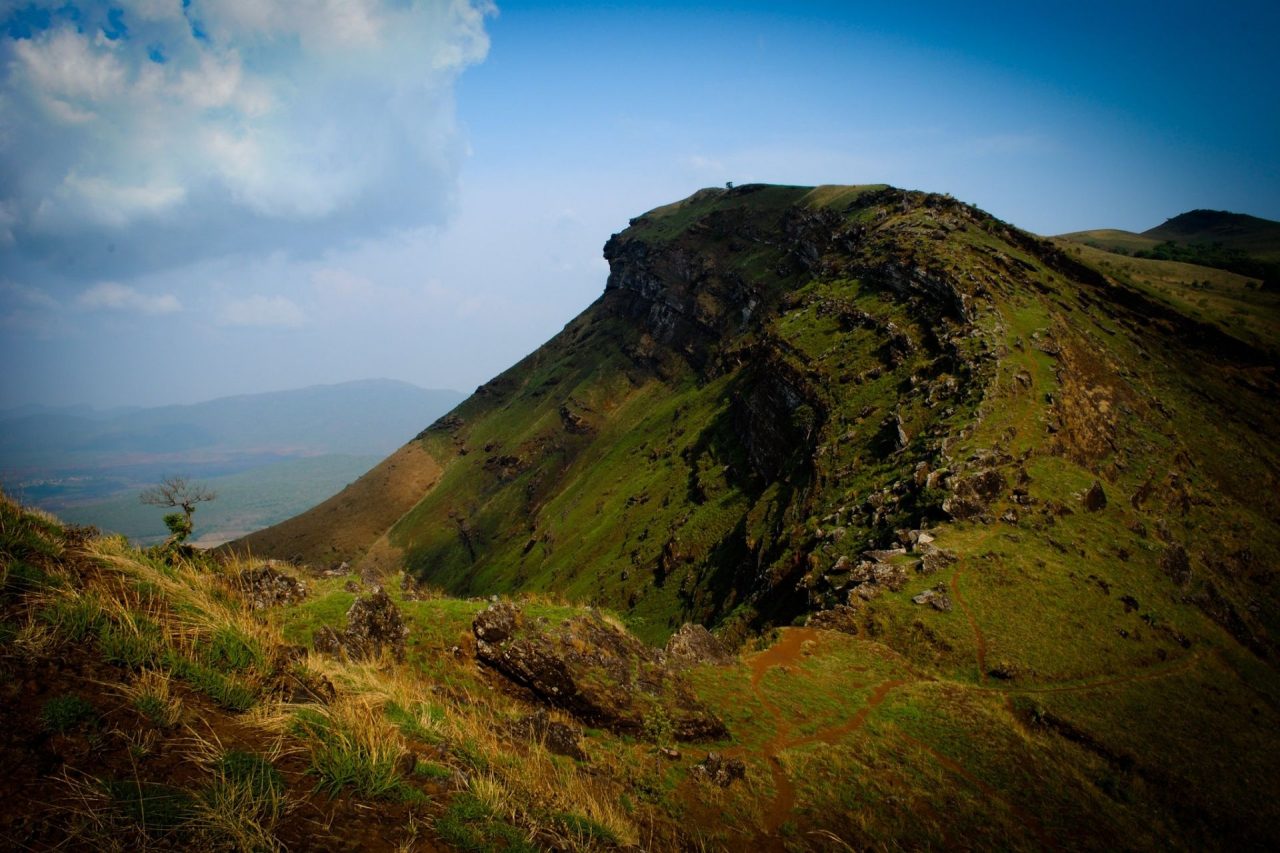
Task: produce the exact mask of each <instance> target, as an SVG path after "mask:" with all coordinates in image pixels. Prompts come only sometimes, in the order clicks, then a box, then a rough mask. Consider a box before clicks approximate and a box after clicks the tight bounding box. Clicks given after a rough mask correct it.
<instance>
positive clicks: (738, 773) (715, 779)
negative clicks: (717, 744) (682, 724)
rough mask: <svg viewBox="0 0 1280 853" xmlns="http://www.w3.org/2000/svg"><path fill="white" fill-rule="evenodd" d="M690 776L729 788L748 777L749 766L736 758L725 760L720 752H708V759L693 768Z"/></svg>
mask: <svg viewBox="0 0 1280 853" xmlns="http://www.w3.org/2000/svg"><path fill="white" fill-rule="evenodd" d="M689 774H690V775H691V776H693V778H695V779H699V780H701V781H703V782H710V783H711V784H713V785H719V786H720V787H721V788H727V787H729V786H730V785H732V784H733V783H734V782H735V781H737V780H739V779H745V778H746V776H747V766H746V765H745V764H743V763H742V762H741V761H740V760H738V759H736V758H725V757H724V756H722V755H721V754H720V753H718V752H708V753H707V757H706V758H704V759H702V761H700V762H698V763H697V764H695V765H694V766H693V768H692V769H691V770H690V771H689Z"/></svg>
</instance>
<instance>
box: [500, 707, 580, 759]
mask: <svg viewBox="0 0 1280 853" xmlns="http://www.w3.org/2000/svg"><path fill="white" fill-rule="evenodd" d="M510 730H511V734H512V735H514V736H515V737H518V738H520V739H521V740H527V741H530V742H532V743H540V744H542V745H543V746H544V747H546V749H547V752H550V753H553V754H555V755H564V756H567V757H568V758H572V759H573V760H574V761H586V760H587V753H586V752H584V751H583V749H582V743H581V739H582V732H581V731H580V730H579V729H577V728H575V727H574V726H571V725H568V724H567V723H562V722H560V721H559V720H553V719H551V717H550V716H549V715H548V714H547V712H546V709H545V708H539V709H538V710H537V711H534V712H533V713H532V714H529V715H527V716H524V717H521V718H520V719H518V720H516V721H515V722H514V723H512V724H511V727H510Z"/></svg>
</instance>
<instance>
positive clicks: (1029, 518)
mask: <svg viewBox="0 0 1280 853" xmlns="http://www.w3.org/2000/svg"><path fill="white" fill-rule="evenodd" d="M606 256H607V257H608V259H609V261H610V264H611V274H610V278H609V282H608V285H607V287H606V290H605V293H604V294H603V295H602V297H601V298H600V299H599V300H598V301H597V302H596V303H595V304H594V305H593V306H591V307H590V308H589V309H588V310H587V311H585V312H584V313H583V314H582V315H580V316H579V317H578V318H576V319H575V320H574V321H573V322H571V323H570V324H569V325H568V326H567V327H566V328H565V330H564V331H563V332H561V333H560V334H559V335H557V336H556V337H555V338H553V339H552V340H551V341H550V342H548V344H547V345H545V346H544V347H542V348H541V349H539V350H538V351H537V352H536V353H534V354H533V355H531V356H529V357H528V358H526V359H524V360H523V361H521V362H520V363H519V364H517V365H516V366H514V367H513V368H511V369H510V370H508V371H507V372H505V373H503V374H502V375H500V376H499V377H497V378H495V379H494V380H493V381H491V382H489V383H487V384H486V385H484V386H482V387H481V388H479V389H478V390H477V392H476V393H475V394H474V395H473V396H472V397H471V398H470V399H469V400H468V401H466V402H465V403H464V404H463V405H461V406H460V407H458V408H457V409H456V410H455V411H454V412H453V413H451V414H450V415H449V416H447V417H445V418H443V419H441V420H440V421H438V422H437V423H436V424H434V425H433V426H432V427H431V428H429V429H428V430H426V431H424V432H423V434H422V435H421V436H419V438H418V440H417V442H418V444H419V445H420V446H421V447H422V448H423V449H424V450H425V451H426V452H427V453H428V455H430V456H431V457H432V458H433V459H434V460H436V461H437V462H438V463H439V464H440V465H441V467H442V468H443V469H444V473H443V475H442V477H441V479H440V481H439V483H438V485H436V486H435V487H434V488H433V489H431V490H430V491H429V492H427V493H426V494H425V495H424V496H423V497H422V499H421V500H420V501H419V502H418V503H417V504H416V505H414V506H413V507H412V508H410V509H408V511H407V512H404V513H403V515H400V514H398V513H400V512H401V511H402V510H401V505H400V504H397V505H396V506H395V507H394V508H392V510H391V511H388V512H387V513H385V514H384V515H382V516H381V517H380V519H379V521H380V523H381V524H383V525H385V527H386V528H387V529H388V532H387V533H386V535H385V539H384V541H383V543H382V547H381V548H380V549H379V555H380V558H381V559H386V558H387V555H388V554H389V553H394V552H395V551H398V552H399V554H400V559H401V560H403V562H404V563H405V564H406V565H407V566H408V567H409V568H410V569H411V570H412V571H414V572H415V573H416V574H418V575H419V576H421V577H423V578H424V579H425V580H427V581H429V582H431V583H434V584H437V585H440V586H443V587H445V588H446V589H449V590H452V591H455V592H459V593H467V594H480V593H485V594H487V593H492V592H500V591H503V590H512V589H522V590H538V589H546V590H555V591H557V592H561V593H564V594H568V595H570V596H572V597H574V598H577V599H580V600H589V601H595V602H597V603H602V604H609V605H612V606H615V607H618V608H620V609H622V610H624V611H625V612H626V613H627V614H628V615H629V617H630V618H631V619H632V620H633V622H634V624H635V625H637V626H638V630H639V631H640V632H641V633H642V634H644V635H646V636H649V637H650V638H653V639H659V638H661V637H662V636H664V635H665V634H666V633H667V632H669V631H670V630H671V629H672V628H674V627H675V626H676V625H678V624H680V622H682V621H685V620H693V621H701V622H704V623H707V624H721V625H722V627H723V628H724V629H725V630H728V631H730V633H735V632H736V631H739V630H742V629H745V628H750V627H753V626H760V625H763V624H768V623H769V622H775V623H776V622H782V623H785V622H789V621H791V619H793V618H795V617H796V616H798V615H800V614H802V613H804V612H806V611H815V610H830V609H831V608H833V607H837V606H839V607H847V606H848V605H849V602H850V597H851V595H852V596H853V598H854V599H855V603H856V604H857V605H858V607H859V608H860V609H861V610H863V611H867V612H869V613H871V614H875V613H876V612H878V610H877V607H876V606H875V605H871V604H864V603H863V602H864V599H868V598H874V597H875V594H874V592H873V591H879V590H883V589H885V588H891V587H895V586H898V585H899V584H900V583H901V579H900V577H899V573H898V572H896V571H890V570H889V569H885V570H881V571H880V575H882V576H883V577H881V578H877V576H876V573H875V572H873V571H872V569H871V568H868V567H867V565H866V564H868V563H875V560H874V559H870V558H866V557H864V552H867V551H870V550H885V549H892V548H895V547H897V546H899V545H902V544H904V543H903V542H902V540H903V539H904V538H909V537H908V536H907V533H908V531H911V530H914V529H919V528H921V527H922V526H928V525H931V524H938V523H941V522H965V523H972V522H975V521H976V522H978V523H979V524H980V525H981V526H982V528H983V529H984V530H989V531H990V532H994V533H999V534H1004V533H1006V532H1007V533H1008V534H1009V535H1013V536H1016V537H1018V538H1019V539H1020V541H1021V542H1022V545H1021V546H1019V547H1018V548H1015V549H1014V550H1015V551H1018V552H1025V553H1026V554H1028V555H1034V558H1035V559H1038V560H1044V559H1047V558H1046V557H1045V556H1044V555H1048V556H1049V557H1054V558H1055V559H1056V558H1058V557H1061V555H1062V554H1063V552H1062V551H1061V550H1060V549H1059V548H1058V547H1057V546H1055V545H1053V544H1050V541H1049V540H1053V541H1055V542H1057V545H1063V544H1064V543H1062V542H1061V541H1060V539H1061V534H1060V533H1058V532H1055V531H1054V530H1053V527H1054V526H1055V525H1066V526H1068V527H1071V528H1075V527H1077V526H1078V525H1079V524H1080V523H1081V521H1082V520H1081V521H1077V520H1074V519H1072V520H1069V521H1066V522H1061V521H1060V519H1061V518H1063V516H1064V514H1065V513H1066V512H1069V511H1070V510H1071V509H1076V510H1078V509H1079V508H1080V501H1079V498H1078V493H1079V492H1081V491H1082V490H1084V489H1086V488H1087V487H1089V486H1090V485H1091V484H1092V482H1093V481H1094V480H1095V479H1097V480H1099V481H1100V484H1101V487H1102V489H1103V490H1104V491H1105V492H1106V493H1107V494H1109V495H1111V496H1112V502H1113V504H1118V505H1119V506H1117V507H1116V508H1114V509H1113V510H1112V511H1110V512H1108V513H1105V514H1101V515H1095V514H1092V513H1090V514H1088V516H1087V517H1088V519H1089V524H1090V525H1091V527H1090V530H1089V531H1088V535H1087V536H1086V531H1084V530H1080V531H1079V535H1080V536H1081V537H1082V539H1088V540H1089V541H1090V542H1091V544H1092V547H1093V548H1095V549H1100V550H1098V551H1097V552H1096V553H1097V554H1099V555H1101V554H1113V553H1114V552H1118V551H1123V552H1124V553H1125V554H1126V555H1129V559H1130V561H1131V562H1134V563H1136V564H1137V565H1139V566H1140V568H1139V569H1138V571H1139V573H1140V574H1141V573H1146V574H1150V575H1152V576H1158V575H1159V562H1160V553H1161V550H1162V549H1164V548H1187V549H1189V551H1188V553H1189V554H1190V555H1191V556H1190V560H1191V562H1192V563H1193V564H1197V565H1198V569H1199V570H1198V571H1197V572H1196V573H1195V574H1196V576H1197V578H1201V577H1202V578H1203V580H1197V585H1201V586H1204V589H1201V590H1200V593H1198V594H1201V595H1203V596H1208V599H1211V600H1212V601H1214V602H1218V604H1215V605H1211V606H1210V605H1207V606H1206V607H1207V609H1209V610H1214V611H1215V612H1217V613H1218V615H1219V617H1220V621H1223V622H1225V623H1229V624H1231V625H1232V626H1234V627H1233V630H1234V631H1236V632H1237V633H1238V634H1240V635H1241V636H1243V637H1248V638H1251V639H1250V640H1249V642H1250V643H1252V644H1254V645H1258V644H1262V645H1266V646H1267V647H1269V643H1270V640H1269V639H1266V638H1268V637H1270V636H1272V635H1273V634H1274V632H1275V629H1276V624H1275V618H1276V616H1275V614H1276V609H1275V607H1273V606H1271V603H1272V602H1271V600H1272V597H1273V596H1274V592H1273V591H1271V590H1270V589H1269V587H1267V586H1265V585H1262V584H1261V580H1262V579H1263V577H1264V576H1265V577H1269V572H1270V566H1272V565H1274V562H1275V556H1276V554H1277V531H1276V527H1275V524H1274V523H1273V519H1274V518H1276V517H1277V512H1276V510H1277V504H1276V491H1275V489H1274V485H1275V483H1276V477H1277V464H1276V451H1275V449H1274V448H1275V443H1274V438H1275V434H1274V432H1275V421H1274V417H1273V414H1274V403H1273V400H1274V394H1275V377H1274V369H1275V359H1274V356H1273V355H1272V354H1271V352H1269V351H1268V350H1267V348H1262V347H1258V346H1254V345H1252V344H1250V343H1248V342H1247V341H1245V340H1242V339H1241V337H1237V336H1236V335H1235V334H1233V333H1232V332H1231V331H1230V330H1229V329H1225V328H1223V327H1222V326H1218V325H1214V324H1213V323H1211V322H1205V321H1201V320H1196V319H1193V318H1190V317H1187V316H1185V315H1183V314H1182V313H1181V312H1180V311H1178V310H1176V308H1175V307H1174V306H1172V305H1170V304H1168V303H1165V302H1161V301H1159V300H1157V299H1155V298H1153V297H1152V296H1149V295H1147V294H1144V293H1143V292H1142V291H1141V290H1140V289H1138V288H1135V287H1131V286H1128V285H1125V284H1122V283H1120V282H1118V281H1117V280H1115V279H1112V278H1108V277H1107V276H1106V275H1103V274H1102V273H1100V272H1098V271H1097V270H1096V269H1094V268H1091V267H1089V266H1087V265H1085V264H1082V263H1079V262H1077V261H1076V260H1075V259H1074V258H1073V257H1071V256H1069V255H1067V254H1065V253H1063V252H1062V251H1060V250H1059V249H1058V248H1057V247H1055V246H1054V245H1053V244H1051V243H1049V242H1047V241H1041V240H1038V239H1035V238H1032V237H1030V236H1028V235H1026V234H1025V233H1023V232H1020V231H1018V230H1016V229H1014V228H1011V227H1009V226H1008V225H1005V224H1004V223H1001V222H998V221H997V220H994V219H993V218H991V217H990V216H988V215H986V214H984V213H982V212H981V211H978V210H976V209H974V208H972V207H969V206H966V205H963V204H960V203H958V202H956V201H954V200H951V199H949V198H946V197H941V196H936V195H926V194H922V193H910V192H904V191H900V190H895V189H890V188H884V187H863V188H839V187H822V188H818V189H810V188H802V187H766V186H758V185H757V186H747V187H739V188H737V189H734V190H703V191H701V192H699V193H697V194H695V195H694V196H692V197H690V198H689V199H686V200H685V201H683V202H679V203H677V204H673V205H669V206H667V207H663V208H659V209H657V210H654V211H652V212H650V213H649V214H646V215H645V216H642V217H639V218H638V219H636V220H633V222H632V225H631V227H630V228H628V229H627V230H626V231H625V232H623V233H622V234H619V235H615V237H614V238H613V239H611V240H610V242H609V244H608V246H606ZM1254 307H1255V308H1259V310H1267V311H1270V312H1272V316H1274V308H1275V306H1274V304H1269V305H1266V306H1254ZM358 488H361V487H360V486H359V485H358V484H357V486H355V487H353V489H358ZM1210 495H1212V498H1210V497H1208V496H1210ZM1130 497H1132V500H1131V501H1129V502H1128V505H1127V506H1124V505H1125V503H1126V500H1127V499H1129V498H1130ZM1121 507H1124V508H1121ZM1077 514H1078V513H1077ZM1001 517H1005V518H1007V519H1008V520H1007V521H1004V522H1001V523H1000V524H999V525H996V526H995V527H993V528H989V527H987V526H986V525H982V522H984V521H988V520H992V519H998V518H1001ZM330 521H331V522H332V521H334V519H331V520H330ZM337 521H338V523H337V525H336V527H333V526H331V525H326V526H330V529H336V530H338V531H341V529H342V525H341V521H340V520H337ZM298 523H299V524H302V525H306V524H308V523H311V520H309V519H306V518H305V517H304V518H303V519H300V520H298ZM313 526H314V527H316V528H317V529H318V528H319V526H320V525H318V524H314V525H313ZM375 526H376V525H375ZM1135 531H1146V535H1145V536H1144V535H1143V534H1141V533H1139V532H1135ZM339 535H340V534H339ZM323 538H324V536H323V534H318V535H317V541H319V540H321V539H323ZM917 538H918V537H917ZM1153 539H1154V540H1155V541H1153ZM373 541H374V540H373V539H372V538H370V537H368V536H365V537H363V541H362V542H361V545H360V548H359V549H354V550H353V551H352V552H351V553H350V554H349V555H348V554H343V555H341V556H343V558H344V559H345V558H347V557H348V556H358V554H357V553H356V552H357V551H359V550H361V549H367V548H368V547H369V546H370V545H371V544H372V543H373ZM1245 542H1247V543H1248V546H1247V548H1246V547H1245V545H1244V544H1243V543H1245ZM388 546H389V548H390V549H391V551H389V550H388ZM1064 547H1066V546H1064ZM1067 550H1068V552H1070V548H1069V547H1068V549H1067ZM1243 551H1247V552H1248V554H1242V552H1243ZM1071 553H1074V552H1071ZM1086 553H1087V552H1086ZM301 555H302V556H303V557H304V558H313V557H314V556H320V557H321V558H323V559H329V558H330V557H331V554H328V553H325V554H312V553H309V552H307V551H305V550H303V551H301ZM1220 555H1240V556H1239V557H1238V558H1237V557H1232V558H1231V559H1232V561H1234V562H1227V561H1224V560H1223V559H1221V558H1220ZM282 556H289V555H283V554H282ZM881 556H882V559H884V560H886V561H887V562H886V563H885V565H887V566H889V567H890V568H893V567H894V566H893V560H894V559H897V560H898V561H900V562H902V563H903V564H904V567H905V568H906V569H911V568H912V566H913V564H914V563H915V562H916V561H917V559H918V557H913V556H912V555H911V554H905V555H895V557H893V558H891V557H889V556H885V555H881ZM1092 559H1094V558H1093V557H1081V556H1080V555H1076V556H1075V557H1073V558H1072V559H1071V560H1062V561H1061V563H1062V565H1061V566H1059V568H1060V569H1062V573H1063V574H1064V575H1071V574H1073V573H1074V571H1075V570H1076V568H1077V563H1079V564H1080V565H1081V566H1083V565H1087V564H1088V563H1089V562H1090V561H1091V560H1092ZM1106 559H1108V560H1109V561H1111V560H1113V559H1114V557H1107V558H1106ZM933 563H934V564H936V563H937V561H936V560H935V561H933ZM1236 563H1239V564H1240V565H1245V564H1248V565H1250V566H1253V568H1249V569H1245V568H1238V567H1237V566H1236ZM1089 573H1090V572H1085V574H1086V575H1087V574H1089ZM1049 574H1050V575H1053V576H1055V577H1056V573H1054V572H1051V573H1049ZM1144 576H1145V575H1144ZM907 577H912V575H911V574H909V573H908V574H907ZM1250 578H1252V580H1250ZM877 580H879V581H880V582H876V581H877ZM869 581H870V582H869ZM1209 587H1212V590H1213V592H1208V591H1206V590H1207V589H1208V588H1209ZM1189 594H1190V593H1189ZM841 614H842V615H843V616H848V610H839V611H837V615H841ZM1228 614H1234V615H1228ZM842 618H843V617H842ZM875 618H876V617H875V616H874V615H872V616H866V615H863V616H859V617H858V619H857V620H855V621H860V622H867V621H871V622H874V621H875ZM726 620H728V622H726ZM735 625H736V626H738V627H737V628H734V627H733V626H735ZM1107 630H1109V628H1108V629H1107Z"/></svg>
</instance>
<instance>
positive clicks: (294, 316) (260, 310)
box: [218, 294, 307, 329]
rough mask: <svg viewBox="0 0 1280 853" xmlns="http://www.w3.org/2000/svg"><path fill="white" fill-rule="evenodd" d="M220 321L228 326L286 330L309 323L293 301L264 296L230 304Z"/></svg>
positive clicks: (280, 297)
mask: <svg viewBox="0 0 1280 853" xmlns="http://www.w3.org/2000/svg"><path fill="white" fill-rule="evenodd" d="M218 319H219V321H220V322H222V323H223V324H224V325H228V326H277V327H280V328H285V329H293V328H297V327H298V326H301V325H303V324H304V323H306V321H307V317H306V315H305V314H304V313H303V311H302V309H301V308H299V307H298V304H297V303H296V302H294V301H293V300H291V299H287V298H285V297H283V296H263V295H262V294H257V295H254V296H250V297H248V298H247V299H237V300H234V301H232V302H228V303H227V304H226V305H224V306H223V308H222V312H221V314H220V315H219V317H218Z"/></svg>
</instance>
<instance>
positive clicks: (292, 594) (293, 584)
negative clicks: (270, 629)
mask: <svg viewBox="0 0 1280 853" xmlns="http://www.w3.org/2000/svg"><path fill="white" fill-rule="evenodd" d="M234 584H235V587H236V589H238V590H239V591H240V592H241V593H242V594H243V595H244V597H245V599H246V600H247V601H248V603H249V607H250V608H251V609H253V610H266V609H267V608H269V607H276V606H278V605H281V604H292V603H293V602H295V601H301V600H302V599H304V598H306V597H307V585H306V584H305V583H303V582H302V581H300V580H298V579H297V578H295V577H294V576H293V575H287V574H285V573H284V572H278V571H276V570H275V569H274V568H272V567H271V565H269V564H267V563H263V564H262V565H261V566H258V567H257V568H254V569H246V570H245V571H243V572H241V573H240V574H238V575H236V578H235V581H234Z"/></svg>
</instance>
